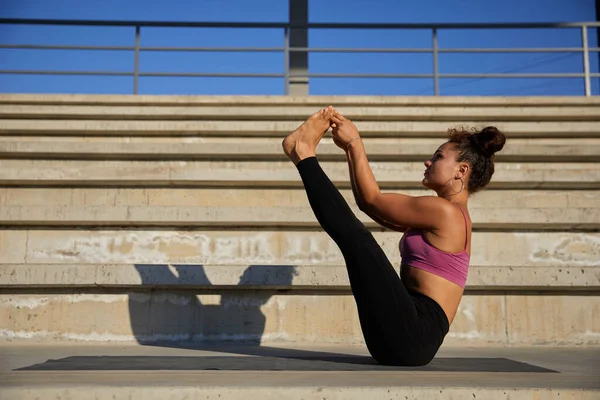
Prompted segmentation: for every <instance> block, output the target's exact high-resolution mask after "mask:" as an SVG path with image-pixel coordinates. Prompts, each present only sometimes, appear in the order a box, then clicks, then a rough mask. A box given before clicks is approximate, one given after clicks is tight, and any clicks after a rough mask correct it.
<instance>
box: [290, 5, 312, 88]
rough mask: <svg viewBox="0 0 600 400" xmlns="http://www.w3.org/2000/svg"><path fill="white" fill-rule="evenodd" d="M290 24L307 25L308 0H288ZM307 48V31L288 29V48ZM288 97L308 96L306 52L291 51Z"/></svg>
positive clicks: (303, 29)
mask: <svg viewBox="0 0 600 400" xmlns="http://www.w3.org/2000/svg"><path fill="white" fill-rule="evenodd" d="M289 8H290V10H289V11H290V20H289V22H290V24H291V25H300V26H302V25H306V24H308V0H289ZM297 47H303V48H307V47H308V29H307V28H306V27H302V28H291V29H290V48H291V49H294V48H297ZM289 69H290V93H289V94H290V95H292V96H308V92H309V91H308V52H306V51H292V52H290V57H289Z"/></svg>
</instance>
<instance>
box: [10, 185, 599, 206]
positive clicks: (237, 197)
mask: <svg viewBox="0 0 600 400" xmlns="http://www.w3.org/2000/svg"><path fill="white" fill-rule="evenodd" d="M386 193H387V192H386ZM399 193H402V194H405V195H408V196H428V195H434V193H433V192H432V191H430V190H427V189H422V190H403V191H401V192H399ZM340 194H341V195H342V197H343V198H344V199H345V200H346V201H347V202H348V204H350V206H354V205H355V199H354V196H353V194H352V191H351V190H350V189H341V190H340ZM599 204H600V191H598V190H569V191H562V190H543V189H540V190H508V189H505V190H484V191H481V192H479V193H477V194H476V195H474V196H472V197H471V199H470V200H469V209H473V210H475V209H487V208H497V209H501V208H507V209H511V208H526V209H531V208H544V209H554V208H556V209H562V208H574V209H578V208H598V207H600V205H599ZM0 205H2V206H16V205H20V206H42V205H43V206H65V205H68V206H148V207H165V206H182V207H218V206H221V207H235V206H242V205H243V206H246V207H265V206H275V207H310V205H309V203H308V199H307V197H306V192H305V191H304V189H300V188H289V189H279V188H243V187H236V188H111V187H100V188H84V187H73V188H71V187H67V188H54V187H48V188H44V187H33V188H22V187H5V188H0Z"/></svg>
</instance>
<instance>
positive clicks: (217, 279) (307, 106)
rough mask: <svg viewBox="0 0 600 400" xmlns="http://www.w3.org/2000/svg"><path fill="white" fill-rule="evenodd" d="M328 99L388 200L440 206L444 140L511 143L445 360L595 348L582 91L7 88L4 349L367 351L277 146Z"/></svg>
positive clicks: (595, 210)
mask: <svg viewBox="0 0 600 400" xmlns="http://www.w3.org/2000/svg"><path fill="white" fill-rule="evenodd" d="M329 104H333V105H334V106H336V107H337V108H338V109H339V110H340V111H341V112H342V113H344V114H345V115H347V116H348V117H350V118H351V119H353V120H354V121H355V122H356V124H357V126H358V128H359V129H360V131H361V135H362V136H363V137H364V143H365V147H366V150H367V154H368V156H369V159H370V161H371V165H372V168H373V172H374V175H375V177H376V179H377V180H378V182H379V183H380V186H381V188H382V189H384V190H386V191H402V192H403V193H408V194H414V195H419V194H427V193H429V192H427V191H425V190H423V188H422V187H421V185H420V181H421V178H422V173H423V170H424V166H423V161H424V160H426V159H427V158H429V157H430V155H431V154H432V153H433V152H434V151H435V149H436V148H437V147H438V146H439V145H440V144H441V143H443V140H444V138H445V137H446V130H447V129H448V128H452V127H456V126H460V125H462V126H468V127H483V126H487V125H494V126H496V127H498V128H500V129H501V130H503V131H505V133H506V135H507V138H508V141H507V144H506V146H505V149H504V150H503V151H502V152H501V153H499V154H498V156H497V160H496V173H495V175H494V177H493V179H492V183H491V185H490V186H489V189H487V190H485V191H483V192H481V193H478V194H476V195H474V196H473V198H472V200H471V201H470V213H471V217H472V220H473V228H474V231H473V237H472V241H473V245H472V258H471V260H472V261H471V269H470V271H469V278H468V281H467V290H466V294H465V297H464V299H463V301H462V303H461V306H460V308H459V311H458V314H457V316H456V319H455V321H454V323H453V325H452V327H451V331H450V333H449V334H448V336H447V338H446V340H445V343H444V346H443V349H448V351H450V350H451V349H455V348H457V347H458V348H464V349H467V348H468V347H472V346H476V347H496V348H498V349H499V350H498V352H500V353H498V352H497V354H501V349H502V348H506V347H522V346H526V347H527V346H537V347H540V348H547V349H557V348H562V347H565V348H567V347H572V346H578V347H582V348H589V349H596V348H597V347H598V345H600V297H599V295H598V294H599V293H600V233H599V231H600V99H598V98H583V97H568V98H528V97H524V98H475V97H472V98H471V97H470V98H451V97H440V98H435V97H317V96H313V97H302V98H295V97H268V96H266V97H254V96H249V97H243V96H240V97H235V96H232V97H228V96H223V97H214V96H207V97H201V96H200V97H195V96H194V97H186V96H96V95H94V96H87V95H0V341H1V342H2V343H3V345H4V346H8V347H10V346H25V345H31V344H34V343H35V344H38V345H40V344H41V345H61V346H62V345H73V346H75V345H77V344H82V343H85V344H94V345H107V344H110V345H114V344H131V343H142V344H153V343H158V342H163V343H164V342H167V343H171V344H172V345H176V344H180V343H183V342H186V343H195V344H198V343H201V344H205V343H222V342H223V341H229V342H246V341H251V342H255V343H260V344H261V345H262V346H279V345H281V346H322V345H337V346H346V347H353V348H360V347H361V346H362V335H361V331H360V326H359V323H358V317H357V314H356V308H355V304H354V300H353V298H352V296H351V293H350V290H349V285H348V280H347V275H346V271H345V267H344V265H343V258H342V256H341V254H340V252H339V250H338V249H337V247H336V246H335V244H334V243H333V242H332V241H331V240H330V239H329V238H328V237H327V235H326V234H325V233H323V232H322V231H321V229H320V227H319V225H318V223H317V221H316V219H315V217H314V215H313V214H312V211H311V209H310V206H309V204H308V201H307V199H306V196H305V194H304V192H303V190H302V185H301V180H300V178H299V175H298V173H297V171H296V170H295V167H294V166H293V164H292V163H291V162H290V161H289V160H287V158H286V157H285V155H284V154H283V152H282V149H281V140H282V139H283V137H285V135H286V134H287V133H289V132H290V131H292V130H294V129H295V128H296V127H297V126H298V125H299V124H300V123H301V122H302V121H303V120H304V119H305V118H306V117H307V116H308V115H309V114H311V113H312V112H314V111H316V110H318V109H319V108H321V107H323V106H327V105H329ZM317 154H318V156H319V158H320V159H321V160H322V165H323V168H324V169H325V171H326V172H327V173H328V174H329V176H330V177H331V179H332V180H333V181H334V182H335V183H336V184H337V185H338V187H339V188H340V190H341V191H342V194H343V195H344V196H345V197H346V199H347V200H348V202H349V204H350V205H351V207H352V208H353V209H354V210H355V211H356V214H357V215H358V216H359V218H360V219H361V220H363V221H364V222H365V224H366V225H367V226H368V227H370V228H372V230H373V232H374V235H375V237H376V238H377V240H378V241H379V242H380V243H381V245H382V247H383V248H384V250H385V252H386V254H387V255H388V257H389V258H390V260H391V261H392V263H393V264H394V265H395V266H397V267H398V266H399V263H400V259H399V254H398V249H397V246H398V241H399V240H400V237H401V234H399V233H397V232H391V231H388V230H385V229H384V228H382V227H379V226H378V225H377V224H375V223H374V222H372V221H371V220H370V219H369V218H368V217H367V216H366V215H364V214H363V213H362V212H360V211H359V210H358V208H357V207H356V204H355V203H354V199H353V197H352V193H351V189H350V185H349V180H348V168H347V165H346V162H345V157H344V154H343V152H342V151H341V150H340V149H338V148H337V147H336V146H335V145H334V144H333V141H332V139H331V136H330V135H326V137H325V138H324V139H323V141H322V143H321V145H320V146H319V148H318V150H317ZM465 351H466V350H465ZM549 351H550V350H549ZM590 351H591V350H590ZM0 381H1V380H0ZM0 383H1V382H0ZM597 389H599V390H600V388H597ZM14 390H17V389H14ZM14 393H17V392H14ZM432 393H433V392H432ZM436 393H437V392H436ZM563 393H566V392H563ZM587 394H589V393H587V392H586V395H587ZM591 394H592V395H593V394H595V395H598V391H596V392H594V393H591ZM303 396H306V398H308V397H310V396H308V395H307V394H306V393H304V394H303ZM432 396H433V395H432ZM457 396H458V395H457ZM469 396H470V394H469ZM548 396H550V395H548ZM459 397H460V396H459ZM0 398H1V396H0ZM163 398H164V397H163ZM356 398H359V397H356ZM431 398H434V397H431ZM440 398H448V397H441V395H440ZM457 398H458V397H457ZM523 398H525V397H523ZM547 398H551V397H547ZM552 398H553V397H552ZM589 398H592V397H589Z"/></svg>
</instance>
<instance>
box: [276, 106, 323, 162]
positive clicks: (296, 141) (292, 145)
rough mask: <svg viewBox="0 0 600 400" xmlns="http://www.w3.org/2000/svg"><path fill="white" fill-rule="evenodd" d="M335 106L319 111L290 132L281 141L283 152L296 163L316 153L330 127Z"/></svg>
mask: <svg viewBox="0 0 600 400" xmlns="http://www.w3.org/2000/svg"><path fill="white" fill-rule="evenodd" d="M332 113H333V107H331V106H329V107H327V108H324V109H322V110H320V111H317V112H316V113H314V114H313V115H311V116H310V117H308V119H307V120H306V121H304V123H303V124H302V125H300V126H299V127H298V129H296V130H295V131H294V132H292V133H290V134H289V135H287V136H286V138H285V139H283V142H282V143H281V145H282V147H283V152H284V153H285V154H286V155H287V156H288V157H289V158H290V160H292V162H293V163H294V165H298V163H299V162H300V161H302V160H304V159H305V158H308V157H313V156H315V155H316V150H317V145H318V144H319V142H320V141H321V138H322V137H323V135H325V132H327V130H328V129H329V126H330V123H329V117H330V116H331V114H332Z"/></svg>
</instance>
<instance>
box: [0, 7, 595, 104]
mask: <svg viewBox="0 0 600 400" xmlns="http://www.w3.org/2000/svg"><path fill="white" fill-rule="evenodd" d="M0 24H21V25H23V24H27V25H63V26H64V25H69V26H112V27H131V28H135V45H134V46H69V45H32V44H0V49H44V50H115V51H132V52H133V57H134V70H133V71H49V70H0V74H29V75H89V76H92V75H96V76H131V77H133V93H134V94H137V93H138V89H139V78H140V77H240V78H243V77H247V78H284V84H285V93H286V94H287V93H288V91H289V86H290V79H291V78H294V79H307V80H308V79H309V78H425V79H433V83H434V94H435V95H436V96H439V95H440V88H439V81H440V79H444V78H582V79H583V84H584V91H585V95H586V96H591V94H592V90H591V79H592V78H599V77H600V73H592V72H591V71H590V53H598V52H599V51H600V48H599V47H590V46H589V40H588V29H589V28H600V22H577V23H490V24H482V23H470V24H455V23H447V24H388V23H381V24H379V23H365V24H360V23H308V24H302V25H298V24H291V23H278V22H270V23H269V22H266V23H261V22H247V23H243V22H238V23H228V22H153V21H146V22H144V21H81V20H79V21H76V20H41V19H9V18H2V19H0ZM148 27H154V28H156V27H162V28H182V27H187V28H261V29H281V30H282V31H283V42H284V45H283V47H149V46H144V47H142V46H141V45H140V36H141V31H142V28H148ZM532 28H538V29H539V28H579V29H581V38H582V47H562V48H559V47H544V48H440V47H439V45H438V33H439V31H440V30H442V29H532ZM291 29H307V30H310V29H429V30H431V33H432V35H431V37H432V46H431V47H430V48H309V47H291V46H290V30H291ZM142 51H148V52H151V51H177V52H217V51H222V52H254V53H256V52H283V55H284V60H285V61H284V73H283V74H281V73H168V72H140V65H139V61H140V52H142ZM291 52H306V53H430V54H432V55H433V73H432V74H381V73H373V74H347V73H346V74H331V73H308V70H306V73H304V74H298V73H297V72H291V69H290V65H289V59H290V56H289V55H290V53H291ZM440 53H581V55H582V58H583V72H581V73H487V74H456V73H452V74H444V73H440V72H439V54H440Z"/></svg>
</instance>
